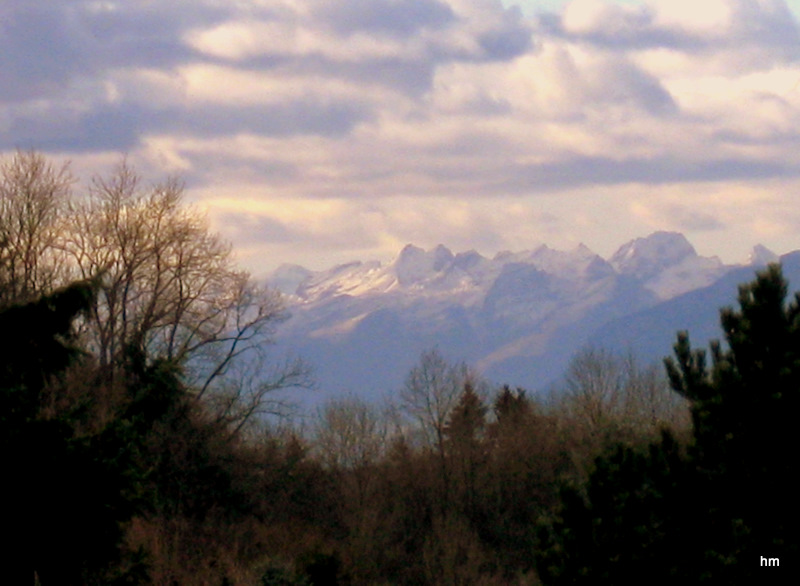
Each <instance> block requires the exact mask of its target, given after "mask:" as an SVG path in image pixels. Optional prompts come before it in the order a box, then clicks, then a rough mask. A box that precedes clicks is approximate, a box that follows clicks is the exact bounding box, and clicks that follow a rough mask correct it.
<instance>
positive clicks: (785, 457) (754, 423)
mask: <svg viewBox="0 0 800 586" xmlns="http://www.w3.org/2000/svg"><path fill="white" fill-rule="evenodd" d="M787 291H788V284H787V282H786V280H785V279H784V277H783V273H782V270H781V268H780V266H779V265H770V266H769V267H768V268H767V269H766V270H764V271H763V272H760V273H759V274H758V275H757V278H756V280H755V281H753V282H752V283H748V284H745V285H742V286H740V288H739V296H738V302H739V309H738V310H736V309H733V308H730V307H727V308H724V309H723V310H722V311H721V324H722V329H723V331H724V335H725V345H724V346H723V344H721V343H719V342H716V341H715V342H713V343H712V344H711V367H710V368H708V367H707V366H706V353H705V352H704V351H703V350H694V351H693V350H692V349H691V345H690V343H689V337H688V334H687V333H685V332H682V333H680V334H679V336H678V342H677V343H676V345H675V359H667V360H666V366H667V372H668V374H669V377H670V382H671V384H672V387H673V388H674V389H675V390H676V391H677V392H679V393H680V394H681V395H683V396H684V397H686V398H687V399H689V401H690V402H691V409H692V421H693V424H694V442H693V445H692V447H691V455H692V459H693V461H694V464H695V466H696V467H697V474H698V477H697V488H696V498H697V499H698V500H699V501H700V502H703V503H704V505H705V506H704V507H703V508H704V509H705V515H706V522H705V523H704V524H703V528H704V530H705V531H706V533H707V535H706V543H707V551H706V557H707V558H708V559H709V560H710V566H709V568H710V569H709V577H710V578H712V579H720V580H732V581H738V582H739V583H743V582H742V581H747V580H748V579H749V577H750V578H752V579H757V574H753V573H752V569H753V568H758V562H759V559H760V557H761V556H768V557H779V558H780V560H781V562H782V564H790V563H794V564H796V563H797V562H796V560H797V559H798V553H799V552H798V538H797V524H798V520H799V519H798V503H797V497H796V495H795V494H794V490H793V486H794V479H795V478H796V477H797V474H798V472H800V465H798V460H797V458H796V457H795V455H794V453H793V452H794V450H793V447H794V446H795V445H796V441H797V440H796V433H795V431H794V426H795V424H796V419H797V416H798V415H800V410H799V408H800V293H798V294H795V296H794V299H793V300H792V301H791V302H788V303H787V299H786V298H787ZM762 577H763V576H762ZM729 583H733V582H729Z"/></svg>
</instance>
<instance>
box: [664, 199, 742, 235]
mask: <svg viewBox="0 0 800 586" xmlns="http://www.w3.org/2000/svg"><path fill="white" fill-rule="evenodd" d="M660 211H661V212H662V213H663V214H664V215H665V216H666V218H665V219H666V220H667V221H668V222H670V223H671V224H673V225H674V226H675V228H676V229H677V230H679V231H681V232H711V231H716V230H723V229H724V228H725V227H726V226H725V224H724V223H722V222H721V221H720V220H719V219H717V218H715V217H714V216H712V215H710V214H705V213H703V212H702V211H701V210H698V209H695V208H689V207H687V206H682V205H670V206H665V207H664V208H663V209H661V210H660Z"/></svg>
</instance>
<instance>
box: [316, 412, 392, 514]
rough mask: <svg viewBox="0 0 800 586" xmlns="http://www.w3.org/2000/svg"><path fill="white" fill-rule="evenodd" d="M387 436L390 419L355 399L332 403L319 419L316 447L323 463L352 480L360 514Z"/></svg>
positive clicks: (321, 413)
mask: <svg viewBox="0 0 800 586" xmlns="http://www.w3.org/2000/svg"><path fill="white" fill-rule="evenodd" d="M387 433H388V420H387V417H386V416H385V415H384V414H382V413H381V412H380V411H379V410H378V409H377V408H376V407H375V406H373V405H370V404H368V403H366V402H364V401H363V400H362V399H359V398H357V397H354V396H347V397H343V398H338V399H334V400H331V401H329V402H328V403H326V404H325V405H324V406H323V407H322V408H321V409H320V410H319V413H318V415H317V425H316V434H315V435H316V445H317V449H318V450H319V452H320V454H321V456H322V461H323V462H325V464H326V465H327V466H328V467H329V468H330V469H332V470H335V471H340V472H342V473H343V474H344V476H345V477H346V478H347V479H348V480H350V484H352V486H351V489H352V492H353V493H354V496H355V499H354V500H355V503H356V509H357V510H361V509H363V508H364V506H365V503H366V499H367V496H368V494H369V491H370V488H371V486H372V485H373V484H374V481H375V476H376V474H377V471H376V469H375V465H376V464H377V463H378V461H379V460H380V458H381V456H382V455H383V454H384V452H385V449H386V443H387Z"/></svg>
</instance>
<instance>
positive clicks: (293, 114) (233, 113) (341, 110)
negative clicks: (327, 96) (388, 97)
mask: <svg viewBox="0 0 800 586" xmlns="http://www.w3.org/2000/svg"><path fill="white" fill-rule="evenodd" d="M371 118H372V112H371V110H370V109H369V107H367V106H364V105H363V104H359V103H353V102H344V101H339V102H334V101H325V100H324V99H323V100H314V99H307V100H301V101H297V102H292V103H286V104H276V105H268V106H248V107H220V106H214V107H208V108H190V109H188V110H184V111H182V112H180V113H178V112H176V125H179V126H180V127H181V130H185V131H191V132H194V133H196V134H199V135H201V136H221V135H226V134H234V133H238V132H252V133H254V134H261V135H266V136H296V135H301V134H313V135H318V136H328V137H335V136H341V135H344V134H347V133H348V132H349V131H350V130H352V129H353V127H354V126H355V125H356V124H358V123H360V122H363V121H366V120H369V119H371Z"/></svg>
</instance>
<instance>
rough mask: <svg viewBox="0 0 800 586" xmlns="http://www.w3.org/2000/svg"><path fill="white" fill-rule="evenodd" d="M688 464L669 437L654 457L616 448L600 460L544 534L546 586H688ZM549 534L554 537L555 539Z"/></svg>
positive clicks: (566, 495)
mask: <svg viewBox="0 0 800 586" xmlns="http://www.w3.org/2000/svg"><path fill="white" fill-rule="evenodd" d="M686 475H687V464H686V462H685V461H684V458H683V457H682V455H681V450H680V448H679V446H678V444H677V442H676V441H675V439H674V438H673V437H672V435H671V434H670V433H668V432H664V433H663V435H662V438H661V441H660V442H658V443H653V444H651V445H650V446H649V448H648V449H647V450H642V449H637V448H633V447H630V446H624V445H617V446H615V447H613V448H612V449H611V451H610V452H609V453H608V454H607V455H605V456H601V457H599V458H598V459H597V462H596V466H595V469H594V471H593V473H592V474H591V476H590V478H589V482H588V485H587V486H586V488H585V492H584V490H582V489H581V487H568V488H565V489H564V491H563V493H562V511H561V516H560V519H559V520H558V521H557V522H556V523H555V524H554V525H553V526H552V527H550V528H549V529H545V530H544V532H543V533H544V534H543V539H542V541H543V544H544V545H545V551H544V553H543V555H541V556H540V559H539V572H540V575H541V577H542V579H543V580H544V581H545V583H546V584H580V583H583V584H640V583H648V584H652V583H658V582H656V580H655V579H654V577H655V576H658V577H659V579H664V580H665V581H666V582H664V583H681V582H680V580H679V578H683V577H684V573H683V568H684V567H685V565H686V564H687V562H688V561H689V560H688V556H690V555H691V548H690V547H688V545H689V543H688V542H687V539H689V540H691V535H690V534H684V530H685V527H686V523H685V522H686V519H688V518H690V517H691V515H688V514H687V513H688V509H687V508H686V507H687V506H691V503H690V502H689V501H686V500H685V497H687V496H688V494H687V493H684V490H685V489H686V483H685V482H684V479H685V477H686ZM548 531H549V532H550V533H548Z"/></svg>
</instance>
